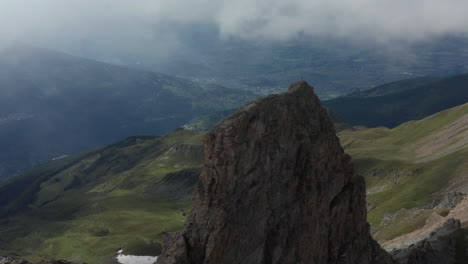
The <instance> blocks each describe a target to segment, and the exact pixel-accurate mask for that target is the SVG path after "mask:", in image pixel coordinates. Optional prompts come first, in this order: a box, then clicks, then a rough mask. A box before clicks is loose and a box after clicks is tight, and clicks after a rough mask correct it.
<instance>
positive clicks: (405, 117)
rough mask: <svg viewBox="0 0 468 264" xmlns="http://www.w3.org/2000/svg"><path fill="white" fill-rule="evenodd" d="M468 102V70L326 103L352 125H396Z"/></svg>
mask: <svg viewBox="0 0 468 264" xmlns="http://www.w3.org/2000/svg"><path fill="white" fill-rule="evenodd" d="M466 102H468V74H462V75H456V76H452V77H447V78H432V77H427V78H416V79H409V80H403V81H399V82H395V83H391V84H387V85H382V86H379V87H376V88H373V89H370V90H366V91H363V92H359V93H354V94H351V95H349V96H344V97H340V98H336V99H332V100H328V101H324V104H325V105H326V106H327V107H329V108H330V109H332V110H333V111H334V112H336V113H337V114H338V115H339V116H341V117H342V118H343V119H344V120H345V121H346V122H348V123H350V124H351V125H362V126H367V127H377V126H385V127H395V126H398V125H400V124H402V123H404V122H407V121H410V120H419V119H421V118H424V117H427V116H430V115H432V114H435V113H438V112H440V111H443V110H445V109H449V108H452V107H455V106H457V105H460V104H464V103H466Z"/></svg>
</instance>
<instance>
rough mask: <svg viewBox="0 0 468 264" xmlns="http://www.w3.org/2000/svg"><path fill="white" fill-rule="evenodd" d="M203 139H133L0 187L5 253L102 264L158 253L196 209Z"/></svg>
mask: <svg viewBox="0 0 468 264" xmlns="http://www.w3.org/2000/svg"><path fill="white" fill-rule="evenodd" d="M202 135H203V133H195V132H191V131H186V130H177V131H175V132H173V133H171V134H169V135H167V136H164V137H131V138H127V139H126V140H124V141H121V142H118V143H116V144H113V145H110V146H107V147H104V148H101V149H98V150H95V151H91V152H88V153H84V154H81V155H77V156H72V157H68V158H65V159H63V160H57V161H53V162H51V163H49V164H46V165H43V166H41V167H38V168H36V169H34V170H32V171H30V172H28V173H25V174H22V175H18V176H15V177H12V178H10V179H9V180H7V181H6V182H4V183H3V184H1V185H0V203H1V204H2V207H1V208H0V223H1V224H0V233H1V236H0V255H1V254H5V255H12V254H18V255H21V256H22V257H25V258H27V259H31V260H38V259H40V257H39V256H43V257H50V258H54V259H57V258H65V259H69V260H73V261H76V262H79V263H82V262H88V263H103V261H105V260H107V259H110V257H111V256H112V255H113V254H114V253H115V252H116V250H117V249H119V248H124V249H125V250H126V252H127V253H133V254H141V255H145V254H147V255H151V254H158V253H159V252H158V248H159V246H158V245H159V244H158V242H161V234H162V232H165V231H170V230H175V229H178V228H180V227H181V226H182V224H183V221H184V220H185V213H184V210H187V209H189V208H190V206H191V198H192V195H193V191H194V186H195V184H196V182H197V180H198V174H199V172H200V167H201V165H202V160H203V146H202V143H201V137H202ZM187 180H188V182H187ZM168 194H169V195H168Z"/></svg>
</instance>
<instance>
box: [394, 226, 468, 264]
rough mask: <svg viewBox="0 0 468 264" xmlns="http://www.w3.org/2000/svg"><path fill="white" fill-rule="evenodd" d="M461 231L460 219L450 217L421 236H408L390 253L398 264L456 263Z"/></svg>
mask: <svg viewBox="0 0 468 264" xmlns="http://www.w3.org/2000/svg"><path fill="white" fill-rule="evenodd" d="M460 232H461V226H460V221H458V220H455V219H453V218H450V219H448V220H447V221H444V222H443V223H442V224H441V225H438V226H437V228H435V229H431V231H430V232H425V233H424V234H421V236H419V237H415V238H413V239H410V238H409V237H408V238H407V240H406V241H404V242H403V243H402V245H400V246H399V247H396V248H394V249H393V250H392V251H391V252H390V253H391V255H392V256H393V258H394V259H395V260H396V262H397V263H398V264H454V263H455V256H456V243H457V242H456V236H457V235H458V234H460ZM412 240H416V241H413V243H411V242H412ZM409 243H410V244H409ZM462 254H463V253H462ZM465 260H466V259H465Z"/></svg>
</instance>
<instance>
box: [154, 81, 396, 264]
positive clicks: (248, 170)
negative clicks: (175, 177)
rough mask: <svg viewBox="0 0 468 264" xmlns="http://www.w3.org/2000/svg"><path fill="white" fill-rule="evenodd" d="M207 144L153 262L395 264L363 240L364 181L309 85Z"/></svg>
mask: <svg viewBox="0 0 468 264" xmlns="http://www.w3.org/2000/svg"><path fill="white" fill-rule="evenodd" d="M204 143H205V165H204V169H203V172H202V175H201V176H200V182H199V187H198V193H197V196H196V199H195V205H194V208H193V209H192V211H191V213H190V216H189V218H188V220H187V223H186V226H185V228H184V230H183V231H181V232H179V233H172V234H169V235H168V236H167V238H166V241H165V245H164V251H163V254H162V256H160V258H159V259H158V261H157V263H158V264H169V263H171V264H175V263H177V264H189V263H190V264H192V263H193V264H231V263H232V264H234V263H239V264H241V263H242V264H269V263H273V264H289V263H291V264H298V263H304V264H310V263H315V264H317V263H349V264H357V263H359V264H366V263H391V262H392V261H391V259H390V258H389V257H388V255H387V254H386V253H385V252H384V251H383V250H382V249H381V248H380V247H379V246H378V245H377V243H376V242H375V241H374V240H373V239H372V238H371V236H370V234H369V225H368V224H367V222H366V204H365V183H364V180H363V179H362V178H361V177H359V176H356V175H355V171H354V167H353V165H352V163H351V159H350V157H349V156H348V155H346V154H345V153H344V152H343V149H342V148H341V146H340V143H339V140H338V138H337V137H336V135H335V131H334V128H333V124H332V122H331V121H330V119H329V117H328V115H327V112H326V110H325V109H324V108H323V107H322V106H321V105H320V101H319V99H318V98H317V97H316V96H315V94H314V89H313V88H312V87H311V86H309V85H308V84H307V83H306V82H303V81H302V82H298V83H295V84H292V85H291V86H290V87H289V90H288V91H287V92H285V93H283V94H279V95H270V96H268V97H266V98H263V99H259V100H256V101H254V102H252V103H250V104H248V105H246V106H245V107H243V108H241V109H240V110H239V111H238V112H236V113H235V114H233V115H232V116H230V117H228V118H227V119H225V120H223V121H221V122H220V123H219V124H217V125H216V126H215V127H214V128H213V129H212V131H210V132H209V133H208V134H207V135H206V136H205V138H204Z"/></svg>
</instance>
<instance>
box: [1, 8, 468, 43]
mask: <svg viewBox="0 0 468 264" xmlns="http://www.w3.org/2000/svg"><path fill="white" fill-rule="evenodd" d="M467 12H468V1H466V0H444V1H440V0H288V1H285V0H236V1H232V0H229V1H228V0H0V40H3V41H8V40H14V41H22V42H28V43H32V44H36V45H42V46H49V47H52V48H54V47H68V48H70V49H79V48H80V47H79V46H80V45H81V46H82V45H83V43H86V42H87V41H92V42H93V43H94V45H100V43H102V45H107V46H109V45H108V44H109V43H112V46H114V47H115V48H116V49H119V48H125V47H126V46H135V45H136V46H138V45H141V46H152V45H155V46H157V45H162V46H163V48H165V47H164V45H163V43H171V44H166V45H169V46H172V45H177V41H176V39H177V34H178V32H177V30H176V27H174V31H173V32H171V30H170V29H171V25H190V24H203V25H211V26H213V27H214V28H216V29H217V32H218V35H219V37H220V38H226V37H238V38H243V39H254V40H255V39H262V40H275V41H278V40H279V41H284V40H288V39H291V38H296V37H298V36H309V37H315V36H331V37H338V38H344V39H351V40H356V39H357V40H360V39H364V40H375V41H376V42H386V41H393V40H404V41H417V40H425V39H427V38H431V37H438V36H441V35H446V34H455V35H465V34H467V33H468V27H467V26H466V25H468V16H467V15H466V14H467ZM161 25H164V26H163V27H162V26H161ZM161 28H164V30H161ZM168 29H169V30H168Z"/></svg>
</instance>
